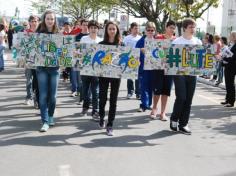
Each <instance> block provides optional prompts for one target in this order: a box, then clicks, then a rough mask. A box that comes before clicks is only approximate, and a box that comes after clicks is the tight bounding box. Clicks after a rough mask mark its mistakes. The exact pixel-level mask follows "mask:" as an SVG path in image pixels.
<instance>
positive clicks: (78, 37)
mask: <svg viewBox="0 0 236 176" xmlns="http://www.w3.org/2000/svg"><path fill="white" fill-rule="evenodd" d="M86 35H89V33H87V34H83V33H79V34H78V35H76V36H75V41H76V42H80V40H81V38H82V37H83V36H86Z"/></svg>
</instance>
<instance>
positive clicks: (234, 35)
mask: <svg viewBox="0 0 236 176" xmlns="http://www.w3.org/2000/svg"><path fill="white" fill-rule="evenodd" d="M230 36H231V37H232V38H233V41H235V42H236V31H232V32H231V33H230Z"/></svg>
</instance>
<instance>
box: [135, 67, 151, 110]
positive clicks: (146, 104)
mask: <svg viewBox="0 0 236 176" xmlns="http://www.w3.org/2000/svg"><path fill="white" fill-rule="evenodd" d="M151 75H152V70H144V71H143V72H142V73H139V75H138V80H139V83H140V90H141V104H140V108H142V109H144V110H146V109H148V108H150V106H151V105H152V76H151Z"/></svg>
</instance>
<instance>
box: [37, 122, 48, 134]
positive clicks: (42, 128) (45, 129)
mask: <svg viewBox="0 0 236 176" xmlns="http://www.w3.org/2000/svg"><path fill="white" fill-rule="evenodd" d="M48 129H49V125H48V124H47V123H44V124H43V126H42V127H41V129H40V130H39V131H40V132H47V131H48Z"/></svg>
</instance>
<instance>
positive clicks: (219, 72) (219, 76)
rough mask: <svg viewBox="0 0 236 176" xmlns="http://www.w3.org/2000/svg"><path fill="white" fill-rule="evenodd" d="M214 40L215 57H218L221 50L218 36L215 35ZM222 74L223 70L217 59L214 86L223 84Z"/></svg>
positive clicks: (220, 62)
mask: <svg viewBox="0 0 236 176" xmlns="http://www.w3.org/2000/svg"><path fill="white" fill-rule="evenodd" d="M214 40H215V47H216V55H218V56H219V54H220V51H221V48H222V43H221V40H220V36H219V35H215V36H214ZM217 58H220V57H217ZM223 74H224V70H223V65H222V60H218V59H217V66H216V76H215V86H218V85H219V84H220V83H222V82H223Z"/></svg>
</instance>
